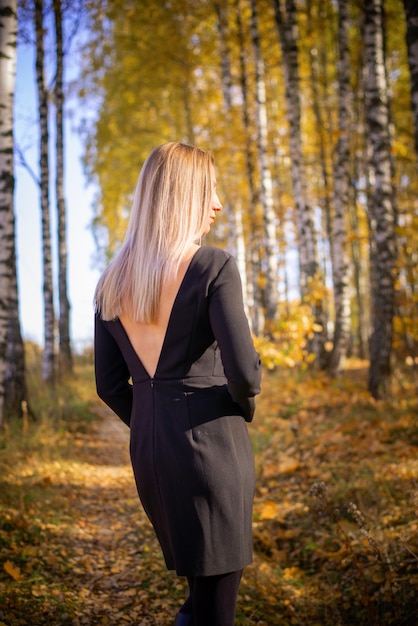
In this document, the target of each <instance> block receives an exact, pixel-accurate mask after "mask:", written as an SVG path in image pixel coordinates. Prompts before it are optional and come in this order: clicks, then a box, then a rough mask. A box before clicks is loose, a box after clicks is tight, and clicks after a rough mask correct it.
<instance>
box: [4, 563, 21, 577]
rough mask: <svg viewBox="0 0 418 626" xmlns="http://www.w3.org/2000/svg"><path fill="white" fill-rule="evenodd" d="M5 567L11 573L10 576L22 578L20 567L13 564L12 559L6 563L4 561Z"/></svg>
mask: <svg viewBox="0 0 418 626" xmlns="http://www.w3.org/2000/svg"><path fill="white" fill-rule="evenodd" d="M3 568H4V569H5V570H6V572H7V573H8V574H9V576H11V577H12V578H13V580H19V579H20V569H19V568H18V567H16V566H15V565H13V563H12V562H11V561H6V562H5V563H3Z"/></svg>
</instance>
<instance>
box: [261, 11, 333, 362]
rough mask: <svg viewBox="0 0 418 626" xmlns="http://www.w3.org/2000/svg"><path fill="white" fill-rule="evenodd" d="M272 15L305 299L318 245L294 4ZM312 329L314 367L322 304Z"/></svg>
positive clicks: (320, 343)
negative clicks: (309, 192) (279, 59)
mask: <svg viewBox="0 0 418 626" xmlns="http://www.w3.org/2000/svg"><path fill="white" fill-rule="evenodd" d="M273 6H274V13H275V19H276V25H277V30H278V34H279V40H280V46H281V50H282V63H283V71H284V80H285V98H286V109H287V116H288V119H289V133H290V159H291V163H292V165H291V172H292V186H293V195H294V200H295V205H296V228H297V233H298V245H299V273H300V279H299V282H300V291H301V295H302V298H303V297H309V287H310V283H311V282H312V281H313V280H314V279H315V280H318V278H319V271H318V270H319V266H318V245H317V236H316V232H315V223H314V213H313V208H312V206H311V204H310V203H309V202H308V199H307V191H306V189H307V182H306V168H305V163H304V158H303V152H302V134H301V106H300V101H301V97H300V77H299V62H298V48H297V39H298V32H297V31H298V29H297V23H296V6H295V2H294V0H284V14H283V12H282V8H281V2H280V0H273ZM310 304H311V307H312V311H313V314H314V317H315V321H316V325H317V327H319V328H320V329H321V330H320V331H319V332H315V335H314V338H313V340H312V341H310V343H309V346H308V349H309V351H310V352H311V353H313V354H315V355H316V357H317V359H318V363H319V364H320V365H321V364H322V361H323V353H324V342H325V324H324V319H323V301H322V300H320V299H315V300H314V301H313V302H310Z"/></svg>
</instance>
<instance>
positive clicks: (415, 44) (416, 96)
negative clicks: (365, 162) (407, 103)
mask: <svg viewBox="0 0 418 626" xmlns="http://www.w3.org/2000/svg"><path fill="white" fill-rule="evenodd" d="M403 3H404V7H405V15H406V45H407V49H408V65H409V73H410V76H411V103H412V115H413V118H414V128H415V152H416V157H417V165H418V2H417V0H403Z"/></svg>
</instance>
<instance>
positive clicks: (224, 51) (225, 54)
mask: <svg viewBox="0 0 418 626" xmlns="http://www.w3.org/2000/svg"><path fill="white" fill-rule="evenodd" d="M214 8H215V11H216V16H217V25H218V32H219V44H220V45H219V49H220V56H221V82H222V94H223V100H224V110H225V120H226V143H227V145H228V146H231V147H232V146H233V145H234V142H233V138H232V134H231V130H232V128H233V119H232V89H233V81H232V72H231V50H230V46H229V42H228V37H229V33H228V13H227V5H226V4H225V3H219V2H214ZM232 156H233V155H232V154H231V157H232ZM234 163H235V161H234V159H233V158H229V159H228V164H227V172H226V174H227V180H228V189H230V190H231V192H232V194H228V195H230V198H228V202H227V208H228V213H229V215H228V217H229V222H230V224H231V228H230V229H229V231H230V237H231V238H232V245H233V248H234V249H235V254H236V257H237V264H238V269H239V272H240V276H241V281H242V291H243V298H244V306H245V311H246V313H247V316H248V318H249V321H250V317H249V311H248V305H247V284H248V281H247V264H246V259H245V239H244V226H243V221H242V207H241V202H240V200H239V199H238V194H237V193H236V189H235V187H236V183H235V182H234V181H237V180H238V173H237V171H236V168H235V166H234Z"/></svg>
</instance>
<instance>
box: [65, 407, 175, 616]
mask: <svg viewBox="0 0 418 626" xmlns="http://www.w3.org/2000/svg"><path fill="white" fill-rule="evenodd" d="M98 414H99V415H100V417H101V422H100V424H99V426H98V429H97V432H96V434H95V436H94V437H93V438H91V440H90V442H89V443H88V444H87V445H86V444H85V445H84V446H83V447H82V453H81V456H82V457H85V461H86V463H87V464H88V466H89V467H88V470H87V472H86V473H85V474H84V475H82V477H81V482H80V484H79V485H77V486H76V490H77V499H76V500H75V502H74V503H73V506H74V509H75V510H76V511H77V518H78V525H77V527H76V529H75V530H74V540H75V543H74V546H73V554H74V557H73V560H74V564H73V567H72V576H73V575H75V576H76V579H75V581H76V584H77V586H78V587H79V588H80V591H81V593H80V595H81V596H82V598H83V603H84V607H83V610H82V611H81V612H79V614H78V615H77V617H76V619H75V620H73V625H74V626H84V625H86V626H87V625H89V626H90V625H95V624H108V625H109V626H113V625H115V626H116V625H119V624H120V625H130V624H132V625H136V626H146V625H158V626H166V625H168V624H172V622H173V618H172V616H173V615H174V614H175V612H176V610H177V606H178V605H179V604H180V603H181V596H182V592H183V584H182V582H180V583H179V581H178V580H177V579H176V578H175V577H174V576H173V575H172V574H171V573H168V572H166V570H165V567H164V564H163V560H162V557H161V553H160V549H159V546H158V544H157V542H156V539H155V537H154V533H153V531H152V528H151V525H150V524H149V522H148V520H147V518H146V516H145V514H144V512H143V510H142V508H141V506H140V504H139V501H138V496H137V492H136V487H135V483H134V478H133V474H132V469H131V464H130V459H129V451H128V448H129V432H128V429H127V428H126V426H125V425H124V424H123V423H122V422H121V421H120V420H118V419H117V418H115V416H114V415H113V413H112V412H111V411H109V410H107V409H106V408H105V407H102V406H101V407H99V408H98ZM73 580H74V579H73ZM175 586H177V592H176V593H174V596H178V597H179V599H178V601H177V602H176V601H175V599H173V598H172V595H173V593H172V592H173V589H174V587H175Z"/></svg>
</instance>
